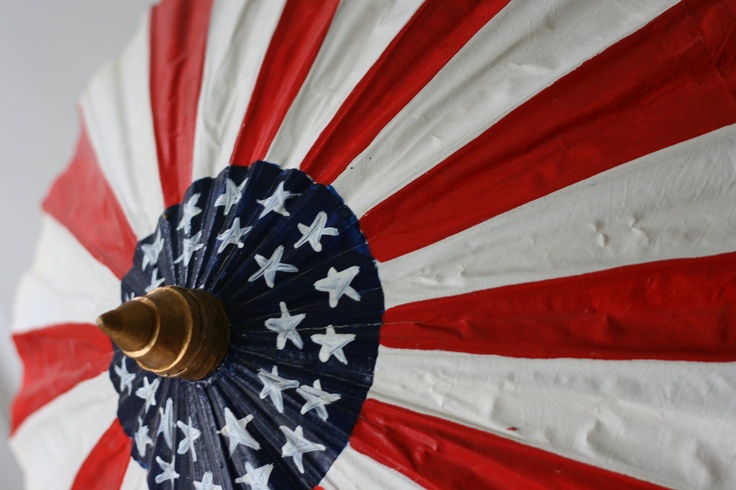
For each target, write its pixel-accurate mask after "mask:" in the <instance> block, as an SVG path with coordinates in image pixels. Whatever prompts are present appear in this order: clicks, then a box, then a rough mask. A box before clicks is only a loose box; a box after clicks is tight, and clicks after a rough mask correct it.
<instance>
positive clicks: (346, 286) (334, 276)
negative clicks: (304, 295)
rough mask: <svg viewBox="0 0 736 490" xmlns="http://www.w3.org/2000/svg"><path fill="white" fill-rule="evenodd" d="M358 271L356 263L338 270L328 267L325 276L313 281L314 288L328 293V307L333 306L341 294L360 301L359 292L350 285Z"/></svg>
mask: <svg viewBox="0 0 736 490" xmlns="http://www.w3.org/2000/svg"><path fill="white" fill-rule="evenodd" d="M359 272H360V267H358V266H357V265H354V266H352V267H348V268H347V269H345V270H343V271H340V272H338V271H337V270H336V269H335V268H334V267H330V270H329V271H327V277H325V278H324V279H320V280H319V281H317V282H315V283H314V289H316V290H317V291H322V292H324V293H327V294H329V295H330V300H329V301H330V308H335V307H336V306H337V303H338V302H339V301H340V298H342V297H343V296H347V297H348V298H350V299H353V300H355V301H360V294H358V292H357V291H356V290H355V289H353V288H352V287H351V286H350V283H351V282H352V280H353V279H355V276H357V275H358V273H359Z"/></svg>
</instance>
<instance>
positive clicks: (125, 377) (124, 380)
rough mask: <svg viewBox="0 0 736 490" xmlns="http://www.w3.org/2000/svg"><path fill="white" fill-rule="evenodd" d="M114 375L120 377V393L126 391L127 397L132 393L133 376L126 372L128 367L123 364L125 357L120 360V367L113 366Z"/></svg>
mask: <svg viewBox="0 0 736 490" xmlns="http://www.w3.org/2000/svg"><path fill="white" fill-rule="evenodd" d="M115 373H116V374H117V375H118V376H119V377H120V387H119V389H120V393H122V392H123V391H124V390H126V389H127V390H128V395H130V393H131V391H133V380H134V379H135V374H133V373H129V372H128V365H127V364H126V363H125V357H123V358H122V359H121V360H120V366H115Z"/></svg>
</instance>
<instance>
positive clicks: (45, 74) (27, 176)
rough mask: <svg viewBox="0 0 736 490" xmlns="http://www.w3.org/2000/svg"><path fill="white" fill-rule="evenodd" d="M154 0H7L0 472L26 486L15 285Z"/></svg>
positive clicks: (2, 43)
mask: <svg viewBox="0 0 736 490" xmlns="http://www.w3.org/2000/svg"><path fill="white" fill-rule="evenodd" d="M152 3H153V0H124V1H123V0H118V1H115V2H113V1H112V0H67V1H64V2H60V1H58V0H26V1H17V0H0V230H1V231H0V262H1V264H0V475H2V483H1V484H0V486H1V487H2V488H3V489H8V490H12V489H17V488H22V476H21V473H20V470H19V469H18V467H17V465H16V463H15V460H14V458H13V456H12V454H11V453H10V452H9V449H8V447H7V444H6V441H7V438H8V428H9V423H10V421H9V420H10V419H9V406H10V401H11V400H12V397H13V394H14V393H15V391H16V390H17V389H18V385H19V382H20V376H21V368H20V365H19V362H18V359H17V355H16V353H15V349H14V348H13V345H12V342H11V339H10V322H11V319H12V313H13V299H14V296H15V289H16V287H17V285H18V283H19V281H20V277H21V275H22V274H23V272H24V271H25V270H26V269H28V268H29V267H30V264H31V261H32V259H33V255H34V253H35V245H34V244H35V242H36V240H37V239H38V236H39V230H40V222H41V211H40V202H41V200H42V199H43V197H44V195H45V193H46V191H47V189H48V188H49V186H50V184H51V182H52V181H53V179H54V177H55V176H56V175H58V174H59V173H60V172H61V171H62V170H63V169H64V167H65V166H66V164H67V162H68V160H69V158H70V157H71V155H72V151H73V149H74V145H75V143H76V137H77V132H78V120H77V108H76V101H77V98H78V96H79V94H80V93H81V92H82V91H83V90H84V87H85V86H86V84H87V81H88V80H89V79H90V78H91V77H92V75H93V74H94V72H95V71H96V70H97V68H98V67H100V66H101V65H102V64H103V63H105V62H106V61H107V60H110V59H112V58H113V57H115V56H116V55H117V54H118V53H119V52H120V51H121V50H122V49H123V47H124V46H125V44H126V43H127V41H128V39H130V38H132V36H133V33H134V32H135V29H136V27H137V25H138V21H139V20H140V17H141V15H142V13H143V12H144V11H145V10H146V9H147V8H148V6H149V5H150V4H152Z"/></svg>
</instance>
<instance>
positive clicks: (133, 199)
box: [81, 14, 163, 238]
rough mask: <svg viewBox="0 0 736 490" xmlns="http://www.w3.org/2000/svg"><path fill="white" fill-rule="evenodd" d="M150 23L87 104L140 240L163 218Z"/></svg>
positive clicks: (106, 166)
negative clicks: (151, 86) (153, 108)
mask: <svg viewBox="0 0 736 490" xmlns="http://www.w3.org/2000/svg"><path fill="white" fill-rule="evenodd" d="M148 21H149V17H148V14H147V15H146V16H145V17H144V19H143V21H142V22H141V25H140V27H139V29H138V32H137V33H136V36H135V38H133V41H132V42H131V43H130V45H128V47H127V49H126V50H125V51H124V53H123V55H122V56H121V57H120V58H119V59H118V60H115V61H113V62H112V63H110V64H108V65H106V66H105V67H103V68H102V69H101V70H100V71H99V72H98V73H97V74H96V75H95V77H94V78H93V79H92V82H91V83H90V85H89V87H88V88H87V91H86V92H85V93H84V95H83V96H82V100H81V106H82V112H83V115H84V121H85V123H86V127H87V131H88V134H89V138H90V141H91V143H92V146H93V148H94V150H95V153H96V154H97V159H98V161H99V164H100V167H101V169H102V172H103V174H104V175H105V177H106V178H107V181H108V183H109V184H110V186H111V187H112V190H113V193H114V194H115V196H116V197H117V199H118V201H119V202H120V205H121V207H122V208H123V211H124V212H125V215H126V216H127V218H128V221H129V222H130V225H131V227H132V229H133V231H134V232H135V234H136V236H138V238H143V237H145V236H148V235H149V234H151V233H152V232H153V230H154V229H155V227H156V224H157V221H158V217H159V215H160V214H161V213H162V212H163V192H162V191H161V181H160V179H159V173H158V160H157V156H156V142H155V139H154V132H153V118H152V115H151V97H150V94H149V55H148V50H149V26H148ZM90 191H94V190H93V189H90Z"/></svg>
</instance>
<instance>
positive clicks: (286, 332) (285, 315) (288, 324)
mask: <svg viewBox="0 0 736 490" xmlns="http://www.w3.org/2000/svg"><path fill="white" fill-rule="evenodd" d="M279 306H280V307H281V317H280V318H269V319H268V320H266V328H268V329H269V330H271V331H273V332H278V334H279V335H278V337H276V348H277V349H279V350H282V349H283V348H284V347H285V346H286V340H287V339H289V340H291V342H292V343H293V344H294V345H295V346H297V347H298V348H299V349H300V350H301V348H302V347H303V346H304V342H302V338H301V336H300V335H299V332H297V331H296V327H297V325H299V324H300V323H301V321H302V320H304V318H305V317H306V316H307V315H306V314H304V313H300V314H299V315H294V316H291V315H290V314H289V310H287V309H286V303H284V302H283V301H281V302H280V303H279Z"/></svg>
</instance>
